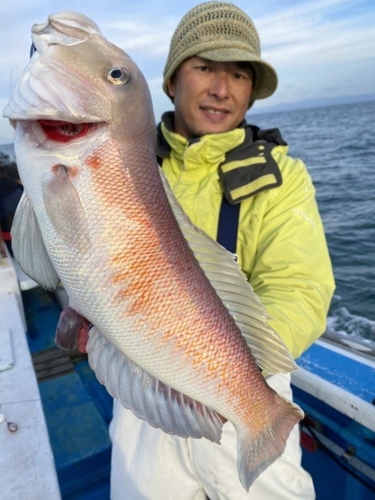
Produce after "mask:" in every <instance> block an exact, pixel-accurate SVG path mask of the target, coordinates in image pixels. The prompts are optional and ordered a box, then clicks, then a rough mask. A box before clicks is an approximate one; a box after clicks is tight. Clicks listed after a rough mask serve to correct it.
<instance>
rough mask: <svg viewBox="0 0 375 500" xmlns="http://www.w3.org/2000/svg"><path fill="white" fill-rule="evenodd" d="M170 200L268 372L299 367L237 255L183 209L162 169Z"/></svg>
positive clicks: (199, 258) (188, 238)
mask: <svg viewBox="0 0 375 500" xmlns="http://www.w3.org/2000/svg"><path fill="white" fill-rule="evenodd" d="M160 174H161V178H162V181H163V184H164V188H165V191H166V194H167V196H168V200H169V203H170V205H171V207H172V210H173V213H174V215H175V217H176V219H177V222H178V224H179V226H180V228H181V231H182V233H183V235H184V237H185V239H186V241H187V243H188V244H189V247H190V248H191V250H192V251H193V253H194V255H195V258H196V259H197V261H198V262H199V265H200V266H201V268H202V269H203V271H204V273H205V274H206V276H207V278H208V279H209V280H210V282H211V284H212V286H213V287H214V288H215V290H216V293H217V294H218V296H219V297H220V299H221V300H222V302H223V303H224V305H225V306H226V307H227V309H228V312H229V313H230V315H231V316H232V317H233V319H234V320H235V322H236V324H237V326H238V327H239V329H240V330H241V333H242V335H243V337H244V338H245V339H246V342H247V344H248V346H249V347H250V350H251V352H252V354H253V356H254V357H255V359H256V362H257V364H258V366H259V368H261V370H262V371H263V372H264V375H271V374H274V373H288V372H290V371H292V370H295V369H296V368H297V365H296V364H295V362H294V360H293V357H292V355H291V354H290V352H289V350H288V348H287V347H286V346H285V344H284V342H283V340H282V339H281V338H280V336H279V335H278V333H277V332H276V331H275V330H274V329H273V328H272V327H271V326H270V325H269V324H268V319H269V316H268V314H267V311H266V309H265V307H264V306H263V304H262V303H261V301H260V300H259V298H258V296H257V295H256V294H255V292H254V290H253V289H252V287H251V285H250V283H249V282H248V281H247V280H246V277H245V275H244V273H243V272H242V271H241V269H240V267H239V265H238V264H237V262H236V261H235V260H234V257H233V255H232V254H231V253H230V252H228V251H227V250H226V249H225V248H223V247H222V246H221V245H219V244H218V243H217V242H216V241H214V240H213V239H212V238H210V237H209V236H208V235H207V234H206V233H204V232H203V231H202V230H200V229H199V228H197V227H196V226H195V225H194V224H192V222H191V221H190V219H189V218H188V216H187V215H186V214H185V212H184V211H183V209H182V207H181V205H180V204H179V202H178V201H177V199H176V197H175V196H174V194H173V193H172V190H171V188H170V186H169V184H168V181H167V179H166V177H165V175H164V173H163V171H162V170H161V169H160Z"/></svg>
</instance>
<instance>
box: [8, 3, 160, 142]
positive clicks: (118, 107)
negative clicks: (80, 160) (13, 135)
mask: <svg viewBox="0 0 375 500" xmlns="http://www.w3.org/2000/svg"><path fill="white" fill-rule="evenodd" d="M31 31H32V40H33V44H34V46H35V48H36V50H35V52H34V53H33V55H32V57H31V59H30V61H29V63H28V65H27V66H26V68H25V70H24V71H23V73H22V74H21V76H20V78H19V79H18V81H17V83H16V85H15V88H14V90H13V93H12V95H11V97H10V100H9V102H8V104H7V106H6V107H5V109H4V112H3V116H4V117H6V118H9V120H10V123H11V124H12V125H13V126H14V127H15V128H16V127H17V124H20V123H22V134H26V135H28V136H29V137H30V138H31V142H32V143H33V144H36V145H37V146H38V147H42V148H43V149H45V148H46V149H54V148H56V147H57V146H59V147H62V146H64V145H65V144H66V143H69V146H71V144H72V142H77V141H82V140H86V139H87V138H90V135H95V133H97V131H98V130H100V129H103V128H104V129H105V130H110V134H111V137H112V138H113V139H115V140H116V141H118V142H120V143H124V142H126V141H128V140H130V139H131V138H132V137H134V136H135V135H137V136H138V135H140V134H145V133H146V134H149V135H150V136H151V137H150V139H151V142H152V141H153V140H154V139H153V137H152V135H153V134H154V130H153V129H154V128H155V120H154V116H153V111H152V102H151V97H150V92H149V89H148V86H147V83H146V80H145V78H144V76H143V74H142V72H141V71H140V70H139V68H138V67H137V65H136V64H135V63H134V61H133V60H132V59H131V58H130V56H129V55H128V54H126V53H125V52H124V51H123V50H122V49H120V48H119V47H117V46H115V45H113V44H112V43H110V42H109V41H108V40H107V39H106V38H105V37H104V36H103V35H102V34H101V32H100V30H99V28H98V26H97V25H96V24H95V23H94V22H93V21H92V20H91V19H89V18H88V17H86V16H84V15H82V14H79V13H76V12H69V11H66V12H60V13H57V14H53V15H50V16H49V17H48V21H47V22H46V23H43V24H35V25H33V27H32V30H31ZM127 118H129V119H127ZM93 140H94V138H93Z"/></svg>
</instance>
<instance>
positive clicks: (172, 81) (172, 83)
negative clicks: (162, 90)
mask: <svg viewBox="0 0 375 500" xmlns="http://www.w3.org/2000/svg"><path fill="white" fill-rule="evenodd" d="M175 88H176V73H173V75H172V76H171V77H170V79H169V80H168V82H167V91H168V95H169V97H170V98H171V99H172V100H173V97H174V92H175Z"/></svg>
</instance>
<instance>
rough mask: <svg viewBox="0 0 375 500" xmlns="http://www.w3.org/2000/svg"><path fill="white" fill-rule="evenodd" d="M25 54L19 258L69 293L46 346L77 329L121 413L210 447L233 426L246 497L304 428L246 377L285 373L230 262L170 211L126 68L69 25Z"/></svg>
mask: <svg viewBox="0 0 375 500" xmlns="http://www.w3.org/2000/svg"><path fill="white" fill-rule="evenodd" d="M32 38H33V42H34V44H35V46H36V49H37V52H36V53H35V54H34V55H33V57H32V59H31V61H30V62H29V64H28V66H27V67H26V68H25V70H24V72H23V73H22V75H21V76H20V78H19V80H18V82H17V83H16V85H15V88H14V90H13V93H12V96H11V98H10V100H9V103H8V105H7V107H6V108H5V110H4V116H7V117H8V118H9V119H10V120H11V123H12V124H13V125H14V127H15V150H16V159H17V164H18V167H19V172H20V176H21V179H22V182H23V184H24V196H23V199H22V200H21V202H20V205H19V207H18V209H17V213H16V216H15V221H14V225H13V228H12V238H13V246H14V252H15V255H16V258H17V260H18V261H19V263H20V265H21V267H22V268H23V269H24V271H25V272H26V273H27V274H29V275H30V276H31V277H32V278H33V279H35V280H36V281H37V282H38V283H40V284H41V285H42V286H44V287H45V288H48V289H55V288H56V287H57V285H58V284H59V282H61V283H62V284H63V286H64V287H65V289H66V291H67V293H68V296H69V307H68V308H67V309H66V310H64V311H62V314H61V319H60V322H59V325H58V327H57V335H56V341H57V343H58V345H60V346H61V347H63V348H64V347H65V348H70V347H71V346H72V345H74V344H75V342H76V341H77V338H78V335H79V331H78V330H79V329H80V328H83V327H82V325H83V324H84V319H85V320H86V321H87V322H90V323H91V324H92V325H94V326H93V328H92V329H91V330H90V332H89V340H88V344H87V351H88V355H89V362H90V365H91V366H92V367H93V369H94V371H95V372H96V374H97V377H98V379H99V380H100V381H101V382H102V383H104V384H105V385H106V387H107V389H108V391H109V392H110V393H111V394H112V395H113V396H114V397H117V398H118V399H119V400H120V402H121V404H123V406H124V407H126V408H130V409H131V410H132V411H134V413H135V414H136V415H137V416H138V417H140V418H144V419H146V420H147V421H148V422H149V423H150V425H153V426H155V427H160V428H161V429H162V430H164V431H165V432H168V433H175V434H178V435H180V436H182V437H194V438H202V437H203V438H208V439H211V440H213V441H216V442H219V441H220V433H221V426H222V424H223V422H224V421H225V420H226V419H228V420H230V421H231V422H232V423H233V425H234V426H235V428H236V431H237V438H238V473H239V478H240V481H241V482H242V485H243V486H244V488H245V489H247V490H248V489H249V487H250V486H251V484H252V482H253V481H254V480H255V479H256V477H258V476H259V474H260V473H261V472H262V471H263V470H265V469H266V468H267V467H268V466H269V465H270V464H271V463H272V462H273V461H275V460H276V459H277V457H279V456H280V455H281V453H282V452H283V449H284V447H285V441H286V439H287V437H288V435H289V432H290V430H291V429H292V428H293V426H294V425H295V424H296V423H297V422H298V421H299V420H300V419H301V417H302V415H303V414H302V412H301V410H300V409H299V408H298V407H297V406H296V405H293V404H292V403H291V402H289V401H286V400H284V399H283V398H281V397H280V396H278V395H277V394H276V393H275V392H274V391H273V390H272V389H271V388H270V387H269V386H268V385H267V383H266V381H265V379H264V377H263V375H262V373H261V370H260V369H259V368H261V369H263V370H264V371H265V372H267V373H278V372H285V371H290V370H292V369H294V368H295V363H294V361H293V360H292V358H291V356H290V354H289V353H288V351H287V349H286V348H285V346H284V344H283V342H282V341H281V339H280V338H279V337H278V335H277V333H276V332H274V331H273V330H272V328H271V327H270V326H269V325H268V322H267V319H268V317H267V313H266V310H265V309H264V307H263V306H262V305H261V303H260V301H259V299H258V298H257V297H256V295H255V294H254V292H253V290H252V288H251V286H250V285H249V284H248V283H247V281H246V279H245V277H244V275H243V274H242V272H241V270H240V269H239V267H238V266H237V264H236V263H235V262H234V261H233V258H232V256H231V255H230V254H229V253H228V252H226V250H224V249H223V248H221V247H220V246H219V245H218V244H217V243H216V242H214V241H213V240H211V239H210V238H209V237H207V235H205V234H204V233H203V232H201V231H200V230H199V229H197V228H196V227H194V226H193V225H192V224H191V222H190V221H189V219H188V218H187V217H186V215H185V214H184V213H183V211H182V209H181V207H180V205H179V204H178V202H177V200H175V198H174V196H173V194H172V192H171V190H170V188H169V186H168V183H167V182H166V180H165V179H164V177H163V175H162V173H161V171H160V169H159V167H158V165H157V163H156V161H155V158H156V156H155V121H154V117H153V113H152V103H151V98H150V94H149V90H148V87H147V84H146V82H145V79H144V77H143V75H142V73H141V72H140V70H139V69H138V67H137V66H136V65H135V63H134V62H133V61H132V60H131V59H130V57H129V56H128V55H127V54H126V53H125V52H123V51H122V50H121V49H119V48H118V47H116V46H114V45H113V44H111V43H110V42H108V41H107V40H106V39H105V38H104V37H103V36H102V35H101V32H100V30H99V28H98V27H97V26H96V24H95V23H94V22H93V21H91V20H90V19H89V18H87V17H86V16H84V15H82V14H79V13H74V12H62V13H58V14H54V15H51V16H49V18H48V21H47V22H46V23H44V24H41V25H34V26H33V28H32ZM56 82H58V85H56ZM85 324H86V323H85ZM86 329H87V327H86Z"/></svg>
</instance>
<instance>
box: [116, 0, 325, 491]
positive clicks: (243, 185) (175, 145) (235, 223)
mask: <svg viewBox="0 0 375 500" xmlns="http://www.w3.org/2000/svg"><path fill="white" fill-rule="evenodd" d="M276 86H277V76H276V73H275V70H274V69H273V68H272V67H271V66H270V65H269V64H267V63H266V62H265V61H263V60H262V59H261V57H260V47H259V38H258V34H257V31H256V29H255V27H254V25H253V23H252V21H251V20H250V18H248V16H247V15H246V14H245V13H244V12H243V11H241V10H240V9H239V8H237V7H235V6H234V5H233V4H228V3H222V2H208V3H203V4H201V5H198V6H197V7H195V8H193V9H192V10H191V11H189V12H188V13H187V14H186V15H185V16H184V18H183V19H182V20H181V22H180V24H179V25H178V27H177V29H176V31H175V33H174V35H173V37H172V41H171V46H170V52H169V56H168V60H167V63H166V66H165V70H164V84H163V88H164V91H165V92H166V93H167V95H168V96H169V97H170V98H171V100H172V102H173V103H174V108H175V110H174V113H166V114H165V115H164V116H163V118H162V123H161V124H160V125H159V127H158V157H159V163H160V164H161V167H162V169H163V170H164V173H165V174H166V176H167V178H168V181H169V183H170V186H171V188H172V190H173V191H174V193H175V195H176V197H177V198H178V200H179V201H180V203H181V205H182V207H183V208H184V210H185V211H186V213H187V214H188V216H189V217H190V218H191V220H192V222H193V223H194V224H196V225H197V226H199V227H200V228H201V229H203V230H204V231H205V232H207V233H208V234H209V235H210V236H211V237H213V238H216V239H218V241H219V242H220V243H221V244H223V245H225V246H226V247H227V249H228V250H230V251H233V252H234V253H235V254H236V255H237V257H238V262H239V264H240V266H241V268H242V270H243V272H244V273H245V274H246V276H247V278H248V279H249V281H250V283H251V284H252V286H253V288H254V289H255V291H256V293H257V294H258V295H259V297H260V299H261V301H262V302H263V304H264V305H265V306H266V308H267V310H268V312H269V315H270V317H271V318H272V320H271V321H270V323H271V324H272V326H273V327H274V328H275V329H276V331H278V332H279V334H280V335H281V337H282V338H283V340H284V341H285V343H286V345H287V346H288V347H289V349H290V351H291V352H292V354H293V356H294V357H295V358H297V357H298V356H299V355H300V354H301V353H302V352H303V351H304V350H305V349H306V348H307V347H308V346H309V345H310V344H311V343H312V342H313V341H314V340H315V339H316V338H318V337H319V336H320V335H321V334H322V333H323V332H324V329H325V322H326V314H327V310H328V306H329V303H330V299H331V297H332V293H333V290H334V280H333V276H332V269H331V264H330V260H329V256H328V251H327V246H326V242H325V237H324V231H323V227H322V223H321V219H320V216H319V213H318V209H317V206H316V201H315V194H314V193H315V191H314V187H313V185H312V183H311V179H310V177H309V175H308V173H307V171H306V168H305V166H304V164H303V163H302V162H301V161H299V160H294V159H292V158H290V157H288V156H287V147H286V145H285V143H284V141H283V140H282V139H281V136H280V134H279V133H278V131H277V130H276V129H274V130H271V131H260V130H259V129H258V128H257V127H254V126H249V125H247V124H246V123H245V122H244V117H245V114H246V112H247V110H248V108H249V107H250V106H251V105H252V103H253V102H254V100H256V99H262V98H265V97H268V96H270V95H271V94H273V92H274V91H275V90H276ZM267 382H268V383H269V385H270V386H272V387H273V388H274V389H275V390H276V391H277V392H278V393H279V394H281V395H283V396H284V397H286V398H289V399H291V398H292V394H291V388H290V377H289V376H288V375H275V376H273V377H270V378H269V379H268V380H267ZM110 433H111V439H112V442H113V454H112V473H111V495H112V499H114V500H118V499H131V500H136V499H150V500H172V499H173V500H176V499H181V500H198V499H205V498H206V495H207V496H208V497H209V498H210V500H215V499H228V500H229V499H235V500H240V499H245V498H251V499H254V500H257V499H258V500H268V499H274V500H276V499H277V500H282V499H284V500H293V499H306V500H307V499H309V500H310V499H313V498H314V497H315V494H314V488H313V485H312V481H311V478H310V476H309V475H308V474H307V472H305V471H304V470H303V469H302V467H301V465H300V458H301V451H300V447H299V432H298V426H296V427H295V428H294V430H293V431H292V433H291V435H290V437H289V439H288V442H287V446H286V450H285V452H284V454H283V455H282V457H281V458H280V459H278V460H277V461H276V462H275V463H274V464H273V465H271V466H270V467H269V468H268V469H267V470H266V471H265V472H264V473H263V474H261V475H260V477H259V478H258V479H257V480H256V481H255V482H254V484H253V485H252V486H251V488H250V492H249V493H248V492H246V491H245V490H244V489H243V488H242V486H241V484H240V482H239V480H238V474H237V465H236V459H237V452H236V435H235V431H234V428H233V426H232V424H231V423H230V422H227V423H225V424H224V426H223V435H222V440H221V444H220V445H217V444H215V443H211V442H210V441H208V440H206V439H187V440H186V439H182V438H179V437H176V436H169V435H167V434H165V433H163V432H162V431H160V430H159V429H154V428H152V427H150V426H149V425H148V424H147V423H146V422H144V421H141V420H139V419H137V418H136V417H135V416H134V415H133V414H132V413H131V412H130V411H128V410H125V409H123V408H121V407H120V405H119V404H118V403H115V406H114V419H113V421H112V423H111V428H110Z"/></svg>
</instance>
